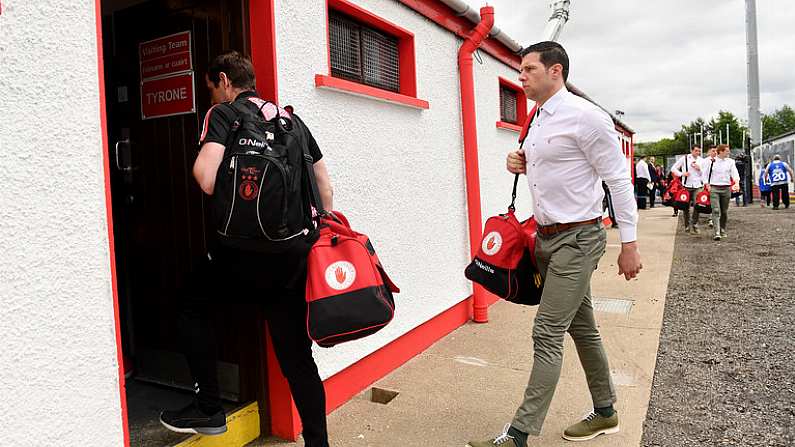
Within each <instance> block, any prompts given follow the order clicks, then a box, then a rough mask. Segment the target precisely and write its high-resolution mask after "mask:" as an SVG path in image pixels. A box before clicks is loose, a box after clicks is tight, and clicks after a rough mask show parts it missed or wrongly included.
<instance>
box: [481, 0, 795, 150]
mask: <svg viewBox="0 0 795 447" xmlns="http://www.w3.org/2000/svg"><path fill="white" fill-rule="evenodd" d="M469 1H470V4H472V5H475V4H476V2H475V1H474V0H469ZM489 3H490V4H491V5H493V6H494V8H495V12H496V24H497V26H499V27H500V28H501V29H503V30H504V31H505V32H506V33H508V35H510V36H511V37H513V38H514V39H515V40H517V41H518V42H520V43H522V44H529V43H533V42H537V41H539V40H541V39H542V37H543V36H542V35H541V34H542V33H543V30H544V26H545V25H546V22H547V19H548V18H549V16H550V13H551V10H550V9H549V2H548V1H546V0H532V1H530V0H523V1H522V2H517V1H516V0H490V1H489ZM517 5H520V6H517ZM757 20H758V23H757V28H758V40H759V68H760V90H761V106H762V111H763V112H765V113H769V112H772V111H773V110H775V109H778V108H780V107H781V106H783V105H784V104H789V105H792V106H795V76H794V75H795V33H792V31H791V30H792V27H793V26H795V25H794V24H795V2H793V1H792V0H760V1H758V2H757ZM560 41H561V43H562V44H563V45H564V46H565V47H566V49H567V51H568V52H569V54H570V56H571V64H572V67H571V81H572V82H573V83H574V84H575V85H577V86H578V87H579V88H581V89H582V90H584V91H585V92H586V93H588V95H589V96H591V97H592V98H594V99H595V100H596V101H598V102H599V103H600V104H602V105H603V106H604V107H605V108H606V109H608V110H615V109H620V110H622V111H624V112H625V113H626V115H625V116H624V117H623V118H622V120H623V121H625V122H626V123H627V124H628V125H629V126H630V127H632V128H633V129H635V130H636V131H637V132H638V134H637V136H636V139H637V140H639V141H648V140H654V139H658V138H661V137H665V136H670V135H671V132H672V131H673V130H676V129H678V128H679V126H680V125H681V124H683V123H685V122H689V121H691V120H694V119H696V118H697V117H703V118H706V119H709V118H710V117H712V116H715V115H717V113H718V111H719V110H729V111H731V112H732V113H734V114H735V115H737V116H738V117H739V118H740V119H743V120H744V119H746V118H747V109H748V106H747V94H746V82H747V79H746V78H747V74H746V71H747V64H746V40H745V1H743V0H728V1H727V0H699V1H695V0H668V1H664V2H657V1H651V0H644V1H618V0H600V1H593V0H572V4H571V15H570V19H569V23H567V24H566V27H565V28H564V29H563V33H562V35H561V39H560Z"/></svg>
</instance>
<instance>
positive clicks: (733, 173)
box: [703, 144, 740, 241]
mask: <svg viewBox="0 0 795 447" xmlns="http://www.w3.org/2000/svg"><path fill="white" fill-rule="evenodd" d="M703 174H704V179H705V180H706V181H707V182H708V183H707V185H706V188H707V189H708V190H709V200H710V202H711V203H712V225H713V228H714V229H715V235H714V236H713V239H714V240H716V241H719V240H721V238H725V237H726V221H727V220H728V218H729V214H728V213H729V201H730V199H731V193H732V191H739V190H740V174H739V172H737V165H736V164H735V163H734V160H732V159H731V158H729V145H728V144H720V145H718V148H717V157H715V159H714V160H711V161H709V162H707V163H704V172H703Z"/></svg>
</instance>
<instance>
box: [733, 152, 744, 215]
mask: <svg viewBox="0 0 795 447" xmlns="http://www.w3.org/2000/svg"><path fill="white" fill-rule="evenodd" d="M729 153H731V151H730V152H729ZM745 161H746V158H745V155H743V154H740V155H738V156H737V158H736V159H735V160H734V163H735V165H737V172H739V173H740V180H739V181H737V184H738V185H739V186H740V189H739V190H738V191H735V192H734V193H733V194H732V195H733V196H734V203H735V206H741V205H740V201H741V200H742V203H743V204H742V206H747V205H748V200H747V198H746V197H745Z"/></svg>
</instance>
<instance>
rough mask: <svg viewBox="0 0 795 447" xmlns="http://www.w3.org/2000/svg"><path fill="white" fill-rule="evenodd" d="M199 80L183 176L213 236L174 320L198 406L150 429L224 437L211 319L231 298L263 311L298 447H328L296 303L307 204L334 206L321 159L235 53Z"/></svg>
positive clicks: (165, 415)
mask: <svg viewBox="0 0 795 447" xmlns="http://www.w3.org/2000/svg"><path fill="white" fill-rule="evenodd" d="M206 83H207V88H208V90H209V91H210V94H211V98H212V103H213V104H214V105H213V106H212V107H211V108H210V110H209V111H208V112H207V115H206V117H205V120H204V127H203V131H202V134H201V137H200V145H201V149H200V152H199V155H198V157H197V159H196V162H195V164H194V166H193V175H194V177H195V178H196V181H197V182H198V183H199V186H200V187H201V189H202V191H204V192H205V193H206V194H207V195H208V196H209V202H210V203H211V205H212V209H213V222H215V228H213V229H212V232H213V233H214V236H215V237H213V238H212V239H211V240H208V241H207V245H208V251H209V253H208V254H207V257H206V259H202V261H201V262H200V263H199V266H198V267H197V268H196V270H195V271H194V272H193V273H192V275H191V280H190V282H189V284H188V286H187V287H186V288H187V290H186V291H185V297H184V306H183V312H182V313H181V315H180V318H179V327H180V332H181V334H182V340H181V341H182V344H183V346H184V348H185V350H186V352H185V354H186V356H187V358H188V364H189V366H190V370H191V374H192V375H193V378H194V380H195V385H194V386H195V388H196V390H195V392H196V399H195V400H194V402H192V403H191V404H190V405H188V406H186V407H185V408H182V409H179V410H176V411H163V412H162V413H161V415H160V421H161V423H162V424H163V425H164V426H165V427H166V428H168V429H169V430H172V431H176V432H180V433H200V434H205V435H215V434H221V433H224V432H225V431H226V416H225V414H224V410H223V409H222V408H221V405H220V393H219V386H218V371H217V366H216V365H217V359H218V347H217V340H216V337H215V333H214V330H213V327H212V324H211V323H210V319H209V317H210V315H212V314H213V313H217V312H218V310H219V309H220V308H222V307H223V305H224V303H226V302H228V301H229V300H232V299H237V300H245V301H248V302H253V303H255V304H257V305H259V306H262V308H263V309H264V312H265V318H266V320H267V322H268V328H269V333H270V335H271V339H272V341H273V347H274V351H275V354H276V357H277V359H278V361H279V365H280V366H281V370H282V372H283V373H284V375H285V377H286V378H287V381H288V383H289V385H290V391H291V392H292V395H293V398H294V399H295V404H296V407H297V408H298V413H299V414H300V416H301V422H302V423H303V427H304V432H303V437H304V441H305V445H306V446H308V447H327V446H328V433H327V430H326V408H325V407H326V403H325V392H324V389H323V382H322V381H321V379H320V375H319V374H318V369H317V365H316V364H315V361H314V359H313V358H312V349H311V348H312V342H311V340H310V339H309V337H308V335H307V332H306V301H305V298H304V287H305V283H306V256H307V253H308V251H309V248H310V247H311V246H312V244H313V243H314V241H315V240H316V239H317V230H316V229H315V226H314V221H313V216H314V209H313V208H312V205H313V204H318V203H317V202H318V201H320V202H321V203H319V204H318V205H321V206H322V209H329V210H330V209H332V189H331V184H330V181H329V177H328V172H327V170H326V166H325V163H324V161H323V160H322V156H323V155H322V154H321V152H320V149H319V148H318V145H317V143H316V142H315V139H314V138H313V137H312V134H311V133H310V132H309V129H308V128H307V127H306V126H305V125H304V123H303V122H302V121H301V119H300V118H298V117H297V116H296V115H294V114H293V113H291V112H288V111H287V110H285V109H282V108H280V107H278V106H276V105H275V104H273V103H270V102H267V101H264V100H263V99H261V98H259V97H258V96H257V93H256V92H255V91H254V85H255V78H254V67H253V66H252V64H251V61H250V60H248V59H247V58H245V57H243V56H242V55H241V54H240V53H238V52H236V51H230V52H225V53H223V54H221V55H219V56H217V57H216V58H215V59H214V60H213V61H212V63H211V64H210V66H209V68H208V70H207V75H206ZM313 185H316V188H315V187H314V186H313Z"/></svg>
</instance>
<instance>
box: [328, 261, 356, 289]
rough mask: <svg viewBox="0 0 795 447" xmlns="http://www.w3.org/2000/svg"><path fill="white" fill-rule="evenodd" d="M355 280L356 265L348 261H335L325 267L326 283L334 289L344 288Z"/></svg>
mask: <svg viewBox="0 0 795 447" xmlns="http://www.w3.org/2000/svg"><path fill="white" fill-rule="evenodd" d="M354 280H356V267H354V266H353V264H351V263H350V262H348V261H337V262H335V263H333V264H331V265H329V266H328V267H326V284H328V285H329V287H331V288H332V289H334V290H345V289H347V288H348V287H350V286H351V285H352V284H353V281H354Z"/></svg>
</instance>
